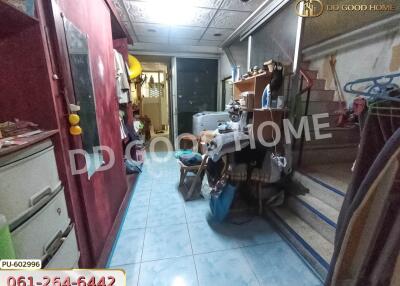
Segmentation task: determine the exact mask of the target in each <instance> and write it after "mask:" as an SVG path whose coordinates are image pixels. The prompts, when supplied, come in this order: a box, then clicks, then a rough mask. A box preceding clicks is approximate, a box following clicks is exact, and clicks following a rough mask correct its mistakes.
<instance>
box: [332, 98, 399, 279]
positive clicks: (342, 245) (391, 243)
mask: <svg viewBox="0 0 400 286" xmlns="http://www.w3.org/2000/svg"><path fill="white" fill-rule="evenodd" d="M383 104H385V103H383ZM394 105H397V104H394ZM392 106H393V105H392ZM399 127H400V120H399V118H396V117H388V116H379V115H376V114H371V113H370V114H369V115H368V117H367V120H366V124H365V127H364V129H363V132H362V138H361V144H360V150H359V152H358V157H357V161H356V166H355V170H354V174H353V179H352V182H351V184H350V186H349V189H348V190H347V193H346V197H345V200H344V202H343V206H342V209H341V212H340V215H339V219H338V223H337V230H336V237H335V249H334V254H333V257H332V261H331V267H330V269H329V272H328V276H327V279H326V282H325V283H326V285H328V286H334V285H354V286H358V285H360V286H361V285H371V286H374V285H376V286H378V285H391V281H392V280H393V279H395V272H394V271H395V270H394V269H395V267H396V266H395V265H396V263H397V262H396V259H397V257H398V255H399V250H400V236H399V233H400V211H399V207H398V206H399V205H400V196H399V193H400V175H399V173H400V172H399V170H400V168H399V166H400V129H399Z"/></svg>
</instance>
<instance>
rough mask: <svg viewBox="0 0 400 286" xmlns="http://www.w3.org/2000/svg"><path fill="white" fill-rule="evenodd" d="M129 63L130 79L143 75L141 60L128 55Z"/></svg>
mask: <svg viewBox="0 0 400 286" xmlns="http://www.w3.org/2000/svg"><path fill="white" fill-rule="evenodd" d="M128 63H129V78H130V79H135V78H136V77H138V76H139V75H141V74H142V65H141V64H140V62H139V60H138V59H137V58H135V57H134V56H132V55H131V54H129V55H128Z"/></svg>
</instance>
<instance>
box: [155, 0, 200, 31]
mask: <svg viewBox="0 0 400 286" xmlns="http://www.w3.org/2000/svg"><path fill="white" fill-rule="evenodd" d="M149 3H150V5H151V8H150V9H149V11H148V14H149V15H148V17H149V18H150V19H149V20H150V21H152V22H154V23H160V24H165V25H190V24H191V23H192V22H193V19H195V4H194V3H195V0H169V1H166V0H149Z"/></svg>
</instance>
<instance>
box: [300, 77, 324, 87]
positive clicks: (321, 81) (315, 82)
mask: <svg viewBox="0 0 400 286" xmlns="http://www.w3.org/2000/svg"><path fill="white" fill-rule="evenodd" d="M325 84H326V80H325V79H313V85H312V87H311V90H325ZM306 86H307V81H306V80H304V81H303V87H306Z"/></svg>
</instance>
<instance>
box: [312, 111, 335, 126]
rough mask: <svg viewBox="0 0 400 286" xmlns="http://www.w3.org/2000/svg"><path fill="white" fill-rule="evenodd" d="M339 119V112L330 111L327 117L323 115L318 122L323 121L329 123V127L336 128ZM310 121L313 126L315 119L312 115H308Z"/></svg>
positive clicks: (321, 122)
mask: <svg viewBox="0 0 400 286" xmlns="http://www.w3.org/2000/svg"><path fill="white" fill-rule="evenodd" d="M338 120H339V114H335V113H331V114H329V113H328V116H327V117H323V118H319V119H318V123H319V124H323V123H329V127H331V128H334V127H336V124H337V122H338ZM308 123H309V125H310V126H313V125H314V123H313V120H312V115H308Z"/></svg>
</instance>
